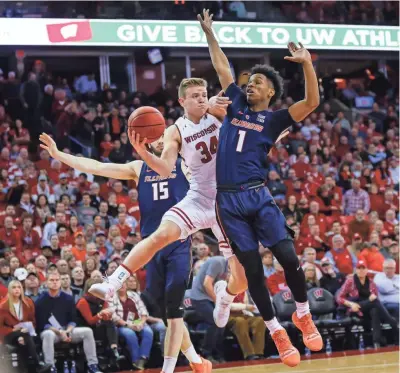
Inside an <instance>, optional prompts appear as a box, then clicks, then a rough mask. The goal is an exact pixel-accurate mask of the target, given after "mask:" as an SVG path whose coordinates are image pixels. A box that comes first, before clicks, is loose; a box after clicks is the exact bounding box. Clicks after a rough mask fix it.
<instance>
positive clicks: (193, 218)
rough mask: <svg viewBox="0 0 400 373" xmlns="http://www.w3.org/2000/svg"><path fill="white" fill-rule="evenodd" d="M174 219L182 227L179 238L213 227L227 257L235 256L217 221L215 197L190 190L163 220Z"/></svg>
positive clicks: (220, 247) (220, 246) (220, 248)
mask: <svg viewBox="0 0 400 373" xmlns="http://www.w3.org/2000/svg"><path fill="white" fill-rule="evenodd" d="M165 220H168V221H172V222H174V223H175V224H176V225H178V227H179V228H180V229H181V235H180V237H179V239H181V240H185V239H186V238H188V237H189V236H190V235H192V234H193V233H196V232H197V231H199V230H201V229H208V228H211V230H212V231H213V233H214V235H215V237H216V238H217V240H218V246H219V250H220V251H221V252H222V254H223V255H224V257H225V258H226V259H229V258H230V257H231V256H233V255H234V254H233V252H232V249H231V247H230V245H229V243H228V242H227V241H226V240H225V237H224V235H223V234H222V231H221V229H220V227H219V225H218V223H217V219H216V216H215V199H211V198H207V197H204V196H202V195H201V194H200V193H198V192H196V191H193V190H189V192H188V194H187V195H186V197H185V198H184V199H183V200H182V201H180V202H179V203H177V204H176V205H175V206H174V207H171V208H170V209H169V210H168V211H167V212H166V213H165V214H164V216H163V218H162V221H165Z"/></svg>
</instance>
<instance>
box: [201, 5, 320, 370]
mask: <svg viewBox="0 0 400 373" xmlns="http://www.w3.org/2000/svg"><path fill="white" fill-rule="evenodd" d="M198 20H199V21H200V24H201V27H202V29H203V31H204V32H205V34H206V37H207V42H208V46H209V50H210V55H211V59H212V63H213V66H214V68H215V70H216V72H217V74H218V77H219V81H220V83H221V86H222V89H223V90H224V92H225V95H226V96H227V97H229V100H230V101H232V104H231V105H230V106H229V108H228V112H227V115H226V117H225V120H224V122H223V125H222V127H221V130H220V136H219V144H218V152H217V164H216V167H217V190H218V192H217V198H216V213H217V219H218V223H219V224H220V226H221V229H222V231H223V232H224V234H225V235H226V241H228V242H230V244H231V246H232V249H233V250H234V253H235V255H236V256H237V258H238V259H239V261H240V263H241V264H242V265H243V267H244V269H245V272H246V277H247V281H248V286H249V291H250V294H251V296H252V298H253V300H254V302H255V303H256V305H257V307H258V309H259V311H260V313H261V315H262V317H263V318H264V321H265V324H266V326H267V328H268V329H269V331H270V334H271V336H272V338H273V340H274V342H275V344H276V346H277V349H278V351H279V355H280V357H281V359H282V361H283V363H285V364H287V365H289V366H295V365H297V364H299V362H300V355H299V352H298V351H297V349H296V348H295V347H294V346H293V345H292V343H291V342H290V339H289V337H288V335H287V333H286V331H285V330H284V329H283V327H282V326H281V325H280V324H279V322H278V321H277V319H276V318H275V317H274V312H273V308H272V304H271V300H270V296H269V294H268V290H267V288H266V287H265V281H264V273H263V266H262V262H261V257H260V255H259V252H258V245H259V242H261V243H262V244H263V246H264V247H268V248H269V249H270V250H271V251H272V253H273V254H274V256H275V257H276V258H277V260H278V261H279V263H280V264H281V265H282V267H283V268H284V271H285V278H286V281H287V283H288V286H289V288H290V290H291V292H292V294H293V297H294V299H295V301H296V306H297V310H296V312H294V314H293V316H292V320H293V322H294V324H295V325H296V327H298V328H299V329H300V330H301V332H302V333H303V341H304V344H305V345H306V346H307V347H308V348H309V349H310V350H312V351H319V350H321V349H322V346H323V342H322V338H321V335H320V334H319V332H318V330H317V328H316V327H315V325H314V323H313V321H312V317H311V314H310V309H309V305H308V302H307V292H306V283H305V277H304V273H303V270H302V268H301V266H300V263H299V260H298V258H297V256H296V253H295V249H294V246H293V239H292V236H293V235H292V233H293V232H292V231H291V229H290V228H289V227H288V226H287V225H286V221H285V218H284V216H283V214H282V212H281V211H280V209H279V208H278V206H277V205H276V204H275V202H274V199H273V198H272V196H271V194H270V192H269V190H268V188H267V187H265V186H264V180H265V178H266V174H267V155H268V153H269V151H270V149H271V147H272V146H273V145H274V143H275V142H276V141H277V139H279V137H280V136H281V134H282V133H283V132H284V131H286V130H287V129H288V128H289V127H291V126H292V125H293V124H294V123H296V122H299V121H301V120H303V119H304V118H306V117H307V116H308V115H309V114H310V113H311V112H312V111H313V110H314V109H316V108H317V106H318V105H319V92H318V82H317V77H316V75H315V71H314V68H313V66H312V62H311V56H310V53H309V52H308V51H307V50H306V49H304V47H303V46H302V45H301V44H300V48H298V47H297V46H296V44H295V43H289V45H288V48H289V51H290V53H291V55H292V56H291V57H285V59H286V60H288V61H292V62H297V63H300V64H302V67H303V71H304V76H305V98H304V100H302V101H299V102H297V103H295V104H294V105H292V106H291V107H290V108H289V109H288V110H277V111H275V112H271V111H268V108H269V106H270V105H271V104H273V103H274V102H275V101H276V100H277V99H278V98H279V97H280V96H281V94H282V91H283V80H282V78H281V77H280V76H279V73H278V72H277V71H275V70H274V69H273V68H272V67H271V66H268V65H256V66H254V67H253V68H252V70H251V74H250V78H249V82H248V85H247V89H246V93H244V92H243V91H242V90H241V89H240V88H239V87H238V86H237V85H236V84H235V83H234V80H233V77H232V74H231V70H230V66H229V62H228V59H227V58H226V56H225V54H224V53H223V52H222V50H221V48H220V47H219V45H218V42H217V40H216V38H215V36H214V33H213V29H212V15H210V14H209V12H208V10H204V11H203V17H202V16H201V15H199V16H198ZM232 278H234V276H233V277H232ZM233 285H234V284H231V283H229V284H227V283H226V282H218V283H217V284H216V286H215V293H216V296H217V302H216V307H215V311H214V320H215V322H216V324H217V325H218V326H219V327H223V326H225V325H226V323H227V321H228V319H229V306H230V303H231V302H232V300H233V298H234V296H235V294H233V292H230V291H229V289H234V286H233Z"/></svg>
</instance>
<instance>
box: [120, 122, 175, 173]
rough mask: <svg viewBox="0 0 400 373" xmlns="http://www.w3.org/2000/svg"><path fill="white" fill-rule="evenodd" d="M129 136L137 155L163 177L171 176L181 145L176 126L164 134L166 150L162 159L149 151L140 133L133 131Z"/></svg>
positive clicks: (169, 128)
mask: <svg viewBox="0 0 400 373" xmlns="http://www.w3.org/2000/svg"><path fill="white" fill-rule="evenodd" d="M128 135H129V139H130V140H131V143H132V145H133V147H134V148H135V150H136V151H137V153H138V154H139V155H140V157H141V158H142V159H143V161H144V162H145V163H146V164H147V165H148V166H149V167H150V168H151V169H152V170H154V171H155V172H157V173H158V174H159V175H160V176H163V177H168V176H169V175H171V172H172V170H173V169H174V166H175V164H176V160H177V159H178V153H179V149H180V144H181V138H180V134H179V130H178V128H177V127H176V126H171V127H168V128H167V129H166V130H165V132H164V150H163V152H162V154H161V157H157V156H155V155H154V154H152V153H150V152H149V151H148V150H147V148H146V146H145V144H146V139H140V135H139V134H138V133H135V131H132V133H129V132H128Z"/></svg>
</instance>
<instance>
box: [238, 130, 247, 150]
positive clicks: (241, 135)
mask: <svg viewBox="0 0 400 373" xmlns="http://www.w3.org/2000/svg"><path fill="white" fill-rule="evenodd" d="M245 137H246V131H242V130H239V140H238V143H237V147H236V151H237V152H241V151H242V149H243V143H244V138H245Z"/></svg>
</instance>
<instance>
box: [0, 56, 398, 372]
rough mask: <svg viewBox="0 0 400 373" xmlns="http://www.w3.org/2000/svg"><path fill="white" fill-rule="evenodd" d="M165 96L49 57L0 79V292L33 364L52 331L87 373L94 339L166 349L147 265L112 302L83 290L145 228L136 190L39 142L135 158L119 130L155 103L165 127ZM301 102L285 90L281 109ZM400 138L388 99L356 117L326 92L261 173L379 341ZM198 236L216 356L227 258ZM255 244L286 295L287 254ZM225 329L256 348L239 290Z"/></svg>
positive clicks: (322, 276) (8, 323)
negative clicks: (102, 81) (217, 305)
mask: <svg viewBox="0 0 400 373" xmlns="http://www.w3.org/2000/svg"><path fill="white" fill-rule="evenodd" d="M290 92H291V90H290V89H289V94H290ZM210 93H215V92H210ZM172 97H173V96H172V95H171V93H170V91H169V87H168V86H167V87H166V88H165V89H161V90H160V91H158V92H157V93H156V94H155V95H153V96H151V97H147V96H146V95H145V94H142V93H140V92H136V93H134V94H129V93H127V92H125V91H115V90H111V89H109V87H107V86H105V87H104V88H103V89H102V90H100V88H99V87H98V84H97V83H96V81H95V79H94V76H93V75H90V74H89V75H85V76H82V77H80V78H79V79H77V80H76V81H75V82H74V84H73V85H71V86H69V85H68V84H67V82H66V81H65V80H64V79H62V78H59V79H56V81H52V80H51V75H50V74H49V73H48V72H46V70H45V66H44V65H43V63H42V62H41V61H37V62H36V63H35V64H34V67H33V70H32V71H31V72H29V74H28V78H27V80H26V81H23V82H22V83H21V82H20V81H19V80H18V79H16V74H15V73H14V72H12V71H11V72H9V73H8V76H7V79H2V80H0V149H1V151H0V166H1V174H0V184H1V188H0V245H1V246H0V255H1V259H0V296H1V297H4V298H5V301H3V303H2V306H1V307H2V308H1V310H0V335H1V338H2V340H4V341H6V342H9V343H11V342H12V343H16V344H18V345H19V346H20V347H21V348H25V349H27V350H28V353H29V354H30V356H31V358H32V359H33V361H34V362H35V363H36V364H39V365H40V363H39V358H40V357H38V356H35V354H34V353H33V351H32V350H29V348H30V346H31V342H30V341H29V337H28V336H27V333H29V331H28V328H27V326H26V324H24V326H22V327H21V325H20V324H21V322H27V323H32V325H33V326H34V327H36V331H37V333H38V337H39V338H40V339H41V340H42V346H43V347H42V351H43V358H44V363H42V365H40V366H41V368H40V369H45V368H46V367H49V366H50V367H51V369H53V370H54V344H56V343H57V342H59V341H64V342H71V343H79V342H81V341H83V343H84V353H85V356H86V359H87V362H88V365H89V370H90V371H91V372H97V371H99V368H98V365H97V364H98V359H97V355H96V344H95V342H94V341H95V339H103V340H105V341H106V345H107V346H108V354H109V356H110V361H114V362H115V364H118V363H119V361H120V360H121V356H120V353H119V349H118V347H119V340H120V339H119V337H120V338H122V339H123V340H125V343H126V346H127V351H128V352H129V354H128V358H129V359H130V364H131V365H132V367H133V368H134V369H138V370H140V369H143V368H144V367H145V366H146V364H147V363H148V359H149V356H150V351H151V348H152V346H153V345H154V343H155V342H157V343H159V344H160V345H161V347H162V346H163V339H164V337H165V329H166V327H165V324H164V322H163V320H162V319H161V313H160V310H158V309H157V307H156V305H154V304H153V303H152V302H151V294H147V293H146V292H145V291H144V292H143V293H142V292H141V291H140V289H145V283H146V269H145V268H143V269H141V270H139V271H138V272H137V273H136V274H135V276H133V277H132V278H131V279H130V280H129V281H128V282H127V284H126V286H124V287H123V288H122V289H121V291H120V292H119V293H118V294H117V296H116V298H115V300H114V303H113V304H112V305H111V304H107V303H104V302H101V301H99V300H97V299H94V298H93V297H91V296H90V295H89V294H88V293H87V289H88V287H89V286H90V285H91V284H93V283H95V282H96V281H101V280H102V275H101V273H102V272H105V273H106V274H107V275H111V274H112V273H113V271H115V269H116V268H117V266H118V264H119V263H120V262H121V261H122V260H123V259H124V258H125V256H126V255H127V254H128V253H129V251H130V250H131V249H132V248H133V247H134V245H135V244H136V243H137V242H139V241H140V239H141V237H140V233H139V224H140V211H139V206H138V201H137V198H138V193H137V190H136V185H135V184H134V183H133V182H131V181H130V182H126V183H125V182H121V181H119V180H112V179H102V178H98V177H94V176H93V175H87V174H83V173H80V172H78V171H77V170H74V169H71V168H69V167H66V166H65V165H63V164H61V163H60V162H58V161H56V160H52V159H51V158H50V157H49V154H48V153H47V151H45V150H42V151H41V150H40V148H39V147H38V141H37V135H38V133H39V132H41V131H43V130H45V131H46V132H48V133H50V134H52V135H53V136H54V138H55V139H56V140H57V144H58V145H59V148H60V149H63V150H64V151H66V152H73V153H79V152H81V151H82V149H83V150H84V151H86V150H85V149H90V150H91V154H92V157H96V158H98V159H99V160H101V161H104V162H108V161H112V162H117V163H118V162H120V163H125V162H128V161H131V160H133V159H136V158H137V157H138V156H137V154H136V153H135V152H134V149H133V148H132V146H131V145H130V143H129V141H128V139H127V136H126V132H125V129H126V122H127V118H128V116H129V114H130V113H131V112H132V111H133V110H134V109H136V108H138V107H140V106H141V105H144V104H151V105H154V106H157V107H158V108H159V109H160V110H161V112H162V113H163V114H164V115H165V118H166V121H167V124H168V125H171V124H172V123H174V121H175V119H176V118H177V117H179V116H180V114H181V112H182V111H181V108H180V107H179V105H178V104H177V102H176V101H175V100H174V99H173V98H172ZM292 102H293V99H292V98H291V97H290V96H287V97H284V98H283V99H281V100H278V101H277V103H276V105H275V106H274V107H273V108H272V110H277V109H280V108H287V107H288V106H290V105H291V104H292ZM71 135H72V136H73V137H74V138H76V139H78V140H79V142H80V143H81V144H83V145H84V146H83V148H82V147H81V146H78V147H77V145H76V143H75V142H73V141H71ZM398 140H399V128H398V107H397V106H395V103H392V102H390V101H384V102H383V105H382V106H379V105H378V104H375V106H374V108H373V110H372V112H370V113H366V114H365V115H364V114H363V115H359V116H358V117H357V118H356V119H355V120H350V119H347V118H346V117H345V116H344V114H343V113H342V112H334V111H332V109H331V107H330V105H329V103H328V102H324V103H322V104H321V107H320V108H319V109H318V110H317V111H316V112H315V113H312V114H311V115H310V116H309V117H308V118H306V119H305V120H304V121H303V123H299V124H298V125H296V126H294V128H293V130H292V132H291V133H290V135H289V136H288V137H287V138H286V139H284V140H283V141H282V143H280V144H279V145H278V146H277V147H276V148H274V150H273V151H272V153H271V154H270V156H269V166H268V167H269V171H268V176H267V179H266V184H267V186H268V187H269V189H270V191H271V193H272V195H273V196H274V198H275V200H276V202H277V204H278V205H279V206H280V207H281V209H282V211H283V214H284V215H285V217H286V219H287V224H288V225H289V226H290V227H291V228H292V229H293V230H294V231H295V247H296V251H297V254H298V256H299V257H300V258H301V260H302V264H303V269H304V271H305V274H306V278H307V284H308V287H309V288H310V289H311V288H314V287H322V288H324V289H326V290H328V291H329V292H331V293H332V294H333V295H336V300H337V304H338V308H345V309H346V310H347V311H348V312H353V313H355V314H357V315H362V314H369V315H370V317H371V319H373V330H374V335H373V342H374V344H375V345H379V344H380V343H381V336H380V334H379V333H378V332H377V328H378V325H379V322H380V320H381V319H382V320H384V321H385V322H387V323H389V324H391V326H392V328H393V330H394V329H395V328H396V322H395V321H393V318H392V317H396V316H397V317H398V312H399V286H398V284H399V281H398V280H399V276H398V273H399V222H398V219H399V203H398V194H399V141H398ZM192 245H193V246H192V250H193V254H194V256H193V257H194V261H193V264H194V281H193V287H192V290H191V292H189V295H188V297H189V299H191V300H192V306H193V307H194V309H197V310H198V314H199V315H200V316H199V322H201V323H203V324H205V325H206V326H207V325H208V329H207V334H206V337H205V343H204V344H203V345H202V349H201V352H202V353H203V355H205V356H207V357H209V358H211V359H213V360H214V361H216V362H217V361H223V359H224V356H223V352H222V351H219V350H218V347H219V346H220V345H219V343H218V341H219V340H220V338H222V337H223V330H220V329H218V328H216V327H215V325H214V324H213V322H212V308H213V301H214V300H215V294H214V292H213V283H214V282H215V281H217V280H218V279H220V278H224V277H226V276H227V275H228V273H227V266H226V263H225V262H224V259H223V258H222V257H220V256H215V254H216V252H215V246H214V245H213V241H212V239H209V238H207V237H205V236H204V235H203V233H202V232H199V233H197V234H195V235H194V236H193V244H192ZM213 254H214V255H213ZM260 255H262V260H263V264H264V270H265V281H266V285H267V287H268V289H269V290H270V293H271V295H272V296H273V295H275V294H277V293H279V292H282V291H286V290H287V284H286V281H285V277H284V273H283V271H282V268H281V266H280V265H279V263H278V262H276V261H275V262H274V260H273V257H272V254H271V253H270V252H269V251H268V249H267V248H260ZM374 275H375V278H374ZM75 304H76V311H75ZM110 309H112V310H113V311H111V310H110ZM21 310H22V311H21ZM388 312H389V313H388ZM391 315H392V316H391ZM51 316H53V317H54V318H53V317H51ZM227 329H230V330H231V331H232V332H233V333H234V334H235V335H236V337H237V339H238V341H239V345H240V347H241V349H242V352H243V356H244V358H246V359H250V360H251V359H257V358H259V357H260V356H263V353H264V347H265V346H264V343H265V338H264V336H265V327H264V324H263V323H262V320H261V321H260V317H259V315H258V312H257V309H256V307H255V306H254V304H253V303H252V300H251V297H249V295H248V294H240V295H239V296H238V297H237V299H236V300H235V302H234V305H233V308H232V315H231V319H230V321H229V323H228V326H227ZM378 329H379V328H378ZM250 335H252V338H250ZM156 338H157V339H156Z"/></svg>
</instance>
